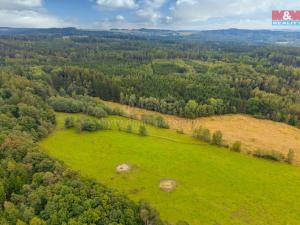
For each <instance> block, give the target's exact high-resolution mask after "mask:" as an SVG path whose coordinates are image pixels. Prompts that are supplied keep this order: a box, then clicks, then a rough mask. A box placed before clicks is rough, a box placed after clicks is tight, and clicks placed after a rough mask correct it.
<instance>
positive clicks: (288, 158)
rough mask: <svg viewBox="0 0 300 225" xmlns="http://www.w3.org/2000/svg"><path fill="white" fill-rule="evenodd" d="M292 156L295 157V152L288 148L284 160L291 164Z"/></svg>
mask: <svg viewBox="0 0 300 225" xmlns="http://www.w3.org/2000/svg"><path fill="white" fill-rule="evenodd" d="M294 158H295V152H294V150H293V149H290V150H289V152H288V154H287V156H286V162H287V163H289V164H293V162H294Z"/></svg>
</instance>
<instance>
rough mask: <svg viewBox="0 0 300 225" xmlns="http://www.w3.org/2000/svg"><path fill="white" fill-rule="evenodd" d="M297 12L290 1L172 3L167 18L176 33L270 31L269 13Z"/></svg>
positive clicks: (181, 0) (297, 4)
mask: <svg viewBox="0 0 300 225" xmlns="http://www.w3.org/2000/svg"><path fill="white" fill-rule="evenodd" d="M299 8H300V1H294V0H222V1H220V0H176V2H175V3H174V4H173V6H172V7H171V8H170V12H171V15H170V16H172V17H173V20H172V21H173V24H172V26H173V28H177V29H220V28H231V27H235V28H249V29H262V28H272V26H271V11H272V10H273V9H299ZM273 28H274V27H273Z"/></svg>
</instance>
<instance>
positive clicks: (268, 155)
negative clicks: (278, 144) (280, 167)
mask: <svg viewBox="0 0 300 225" xmlns="http://www.w3.org/2000/svg"><path fill="white" fill-rule="evenodd" d="M253 156H255V157H258V158H263V159H268V160H273V161H279V162H282V161H284V160H285V157H284V155H283V154H282V153H280V152H277V151H274V150H273V151H264V150H260V149H258V150H256V151H255V152H254V153H253Z"/></svg>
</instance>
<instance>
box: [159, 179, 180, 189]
mask: <svg viewBox="0 0 300 225" xmlns="http://www.w3.org/2000/svg"><path fill="white" fill-rule="evenodd" d="M176 184H177V183H176V181H175V180H172V179H162V180H161V181H160V182H159V188H160V189H161V190H162V191H165V192H171V191H173V190H174V189H175V188H176Z"/></svg>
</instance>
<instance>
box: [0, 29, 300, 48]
mask: <svg viewBox="0 0 300 225" xmlns="http://www.w3.org/2000/svg"><path fill="white" fill-rule="evenodd" d="M0 35H51V36H71V35H96V36H103V37H121V38H124V37H127V38H142V39H144V38H146V39H166V40H188V41H196V42H220V43H224V42H225V43H237V44H249V45H253V44H255V45H260V44H278V45H290V46H300V32H299V31H272V30H245V29H225V30H205V31H194V30H186V31H185V30H182V31H173V30H161V29H145V28H142V29H132V30H130V29H112V30H109V31H100V30H84V29H77V28H73V27H68V28H48V29H40V28H36V29H35V28H9V27H0Z"/></svg>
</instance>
